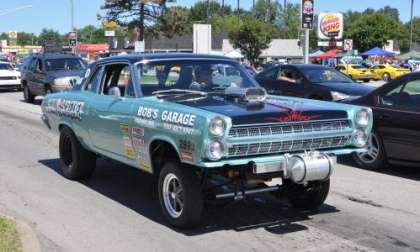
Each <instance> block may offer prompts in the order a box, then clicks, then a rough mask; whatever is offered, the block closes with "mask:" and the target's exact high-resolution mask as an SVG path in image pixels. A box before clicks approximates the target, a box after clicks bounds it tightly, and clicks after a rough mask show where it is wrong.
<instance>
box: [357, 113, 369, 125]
mask: <svg viewBox="0 0 420 252" xmlns="http://www.w3.org/2000/svg"><path fill="white" fill-rule="evenodd" d="M356 125H357V126H359V127H362V128H366V127H367V126H369V111H368V110H367V109H361V110H359V111H357V113H356Z"/></svg>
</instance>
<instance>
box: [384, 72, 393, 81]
mask: <svg viewBox="0 0 420 252" xmlns="http://www.w3.org/2000/svg"><path fill="white" fill-rule="evenodd" d="M383 80H384V81H386V82H388V81H390V80H391V76H390V75H389V74H388V73H384V76H383Z"/></svg>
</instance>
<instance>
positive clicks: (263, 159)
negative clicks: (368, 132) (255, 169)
mask: <svg viewBox="0 0 420 252" xmlns="http://www.w3.org/2000/svg"><path fill="white" fill-rule="evenodd" d="M366 151H367V149H366V148H344V149H335V150H323V151H322V153H324V154H327V155H330V156H338V155H347V154H352V153H363V152H366ZM293 154H303V153H302V152H301V153H293ZM285 155H286V153H285V154H279V155H267V156H256V157H244V158H235V159H226V160H220V161H216V162H199V163H198V164H197V166H199V167H203V168H214V169H216V168H222V167H225V166H241V165H248V164H251V163H255V164H264V163H273V162H283V161H284V160H285V159H286V156H285Z"/></svg>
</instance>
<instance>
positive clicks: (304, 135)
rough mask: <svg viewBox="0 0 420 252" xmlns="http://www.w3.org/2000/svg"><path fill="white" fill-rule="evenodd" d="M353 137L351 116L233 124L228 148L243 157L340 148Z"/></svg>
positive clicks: (234, 154)
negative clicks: (341, 118)
mask: <svg viewBox="0 0 420 252" xmlns="http://www.w3.org/2000/svg"><path fill="white" fill-rule="evenodd" d="M320 133H322V134H323V133H325V134H326V135H328V136H322V135H320ZM351 137H352V128H351V122H350V121H349V120H335V121H317V122H303V123H302V122H301V123H285V124H273V125H260V126H254V125H252V126H234V127H232V128H231V129H230V130H229V139H230V141H229V142H230V143H229V144H228V145H227V151H228V157H240V156H252V155H262V154H275V153H287V152H299V151H306V150H319V149H329V148H340V147H344V146H346V145H349V144H350V141H351ZM237 141H240V142H238V143H236V142H237ZM245 141H246V142H249V143H243V142H245Z"/></svg>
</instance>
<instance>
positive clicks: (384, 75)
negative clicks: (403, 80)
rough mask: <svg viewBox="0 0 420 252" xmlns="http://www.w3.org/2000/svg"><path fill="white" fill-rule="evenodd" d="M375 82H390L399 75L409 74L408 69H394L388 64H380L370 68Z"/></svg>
mask: <svg viewBox="0 0 420 252" xmlns="http://www.w3.org/2000/svg"><path fill="white" fill-rule="evenodd" d="M371 70H372V71H373V73H374V79H375V80H384V81H390V80H393V79H395V78H397V77H400V76H401V75H404V74H407V73H410V72H411V71H410V69H408V68H402V67H394V66H392V65H390V64H381V65H375V66H373V67H371Z"/></svg>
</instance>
